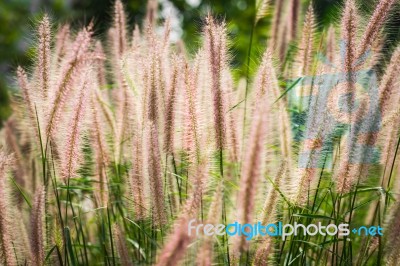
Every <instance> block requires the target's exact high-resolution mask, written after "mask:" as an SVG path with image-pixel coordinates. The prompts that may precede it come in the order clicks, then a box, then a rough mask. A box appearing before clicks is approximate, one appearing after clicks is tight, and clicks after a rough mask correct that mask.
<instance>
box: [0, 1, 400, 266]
mask: <svg viewBox="0 0 400 266" xmlns="http://www.w3.org/2000/svg"><path fill="white" fill-rule="evenodd" d="M394 3H395V1H394V0H381V1H380V2H379V3H378V4H377V6H376V8H375V10H374V12H373V13H372V15H371V18H370V19H369V22H368V23H367V24H366V27H364V26H363V25H362V23H360V18H361V16H360V15H359V14H358V7H357V5H356V3H355V2H354V1H353V0H347V1H345V3H344V5H343V12H342V14H343V16H342V17H341V18H340V19H339V20H340V21H338V23H336V24H332V25H329V27H328V28H326V29H320V28H318V27H317V25H316V24H317V23H316V18H315V15H314V10H313V5H312V3H310V4H309V7H308V8H303V6H302V4H301V1H297V0H293V1H289V2H288V3H286V2H285V1H275V3H270V1H256V7H257V8H256V10H255V13H254V25H252V27H253V30H254V28H255V27H257V24H258V22H259V21H260V20H261V19H265V18H266V17H268V16H267V15H268V14H272V18H271V23H272V24H271V30H270V33H269V36H270V38H269V40H268V42H267V43H268V44H267V45H266V47H265V51H264V53H263V55H262V58H260V63H259V65H258V66H257V69H258V70H257V71H256V73H255V76H254V77H252V76H250V71H248V75H247V77H246V80H235V79H234V78H233V76H232V72H233V69H232V67H231V64H230V62H231V59H232V55H231V54H230V52H229V51H230V43H232V42H234V41H235V40H230V39H229V38H228V34H227V33H228V31H227V28H226V24H225V22H223V21H219V20H217V19H215V18H213V16H212V15H211V14H209V15H207V16H206V17H205V19H204V28H203V33H202V36H203V44H202V46H201V48H200V49H199V50H198V52H197V53H196V54H194V55H189V54H185V53H184V51H183V49H181V48H180V47H179V46H176V45H175V44H173V43H170V41H169V34H170V31H171V29H170V24H169V21H168V20H167V21H165V23H164V24H163V25H159V23H158V22H159V20H158V19H157V2H156V1H149V3H148V7H147V16H146V20H145V21H144V23H143V26H142V27H138V26H135V27H134V29H133V31H131V29H132V28H131V27H130V25H127V14H126V13H125V11H124V6H123V4H122V3H121V1H120V0H117V1H116V2H115V6H114V13H113V16H114V20H113V23H112V25H111V28H110V29H109V31H108V34H107V38H106V40H99V39H96V38H95V37H94V29H93V24H92V23H90V24H89V25H88V26H86V27H84V28H83V29H81V30H80V31H78V32H74V31H72V30H71V29H70V27H69V26H68V25H59V26H58V30H55V31H53V28H54V26H53V24H52V21H51V19H50V18H49V16H47V15H45V16H44V17H43V18H42V20H41V21H40V23H39V24H38V30H37V39H38V40H37V43H38V44H37V52H36V58H35V60H34V61H35V64H34V65H33V66H32V67H26V66H25V67H18V69H17V73H16V80H17V83H18V86H19V89H20V93H17V94H15V95H14V105H13V109H14V114H13V116H12V117H11V118H10V119H9V121H7V122H6V123H5V127H4V129H2V131H1V135H0V136H1V137H0V147H1V150H0V193H1V197H0V264H1V265H7V266H15V265H150V264H156V265H353V264H354V265H383V264H385V265H397V264H398V260H399V258H400V252H399V250H398V245H399V243H400V238H399V237H398V233H399V228H400V222H399V205H398V203H397V200H399V189H400V183H399V182H400V180H399V178H400V177H399V173H398V165H399V164H398V160H397V154H398V149H399V144H400V137H399V122H400V121H399V118H398V117H399V113H400V109H399V108H398V105H399V103H400V94H399V93H398V90H397V86H398V85H399V78H398V76H397V75H396V73H397V72H398V70H399V69H398V65H399V64H400V61H399V60H400V56H399V55H400V52H399V51H400V48H397V49H396V50H395V51H394V52H393V53H392V54H391V60H390V62H388V64H387V67H386V70H385V71H383V72H384V74H383V75H382V76H379V75H378V76H376V80H375V79H374V77H375V76H374V75H369V76H368V77H369V79H368V78H367V79H364V80H362V79H360V75H361V74H362V73H364V72H365V70H367V71H366V72H365V73H369V74H371V73H374V71H373V70H374V69H376V67H377V65H379V66H382V65H384V64H382V62H380V61H379V58H381V57H379V56H376V54H378V55H379V53H381V52H382V51H381V50H380V49H382V45H379V43H382V41H385V40H384V36H383V34H382V27H383V26H384V23H385V20H386V19H387V17H388V16H389V14H390V12H391V10H393V6H394ZM339 22H340V23H339ZM160 29H162V30H160ZM53 36H54V37H53ZM252 38H253V36H251V37H250V46H249V57H248V61H247V63H248V64H250V62H255V61H258V60H254V58H251V55H252V54H253V53H251V46H252ZM372 53H374V54H372ZM321 54H326V57H324V56H322V55H321ZM321 58H323V60H320V59H321ZM248 67H249V68H250V66H248ZM27 69H29V71H27ZM363 71H364V72H363ZM360 73H361V74H360ZM336 77H339V79H335V78H336ZM340 77H341V79H340ZM371 77H372V78H371ZM375 81H376V85H374V82H375ZM322 86H328V88H329V90H328V91H323V90H321V88H322ZM375 96H376V97H375ZM340 103H342V104H340ZM374 103H375V105H374ZM367 114H371V117H368V119H365V117H366V115H367ZM374 148H376V150H380V154H379V155H377V154H376V153H374V154H372V155H371V150H373V149H374ZM376 157H379V158H376ZM192 219H196V223H195V224H199V223H212V224H217V223H223V224H227V223H231V222H234V221H238V222H240V223H249V224H252V223H256V222H257V221H260V222H262V223H264V224H265V223H275V222H282V223H291V224H293V223H295V222H297V223H302V224H306V225H307V224H311V223H314V224H317V223H321V224H322V225H324V226H326V225H328V224H337V225H338V224H340V223H348V224H350V229H352V228H354V227H356V228H357V227H359V226H362V225H366V226H370V225H376V226H378V225H379V226H381V227H383V228H384V235H383V236H370V235H355V234H350V235H349V236H341V235H339V234H336V235H333V236H330V235H322V234H317V235H314V236H311V235H302V234H298V235H292V236H290V237H288V238H286V239H284V240H282V239H281V238H279V237H264V238H263V237H256V238H255V239H253V240H251V241H247V240H246V239H245V238H244V237H243V236H237V237H229V236H228V235H227V234H224V235H221V236H212V237H210V236H207V235H198V236H194V235H193V234H189V232H188V224H189V222H190V220H192Z"/></svg>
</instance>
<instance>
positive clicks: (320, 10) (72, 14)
mask: <svg viewBox="0 0 400 266" xmlns="http://www.w3.org/2000/svg"><path fill="white" fill-rule="evenodd" d="M275 1H279V0H275ZM283 1H290V0H283ZM113 2H114V1H113V0H2V1H0V73H1V74H0V127H1V122H2V121H3V120H4V119H6V118H7V117H8V116H9V115H10V114H11V110H10V107H9V106H10V97H9V94H10V92H11V93H12V91H13V90H15V89H16V88H15V79H14V78H13V77H14V76H15V75H14V72H15V69H16V67H17V65H23V66H26V65H29V63H31V60H32V58H34V54H35V47H34V46H33V43H35V42H34V41H35V38H36V37H35V24H36V21H38V19H39V18H40V17H41V16H42V15H43V13H44V12H47V13H49V14H50V15H51V17H52V18H53V22H57V23H59V22H73V24H72V26H73V27H74V28H79V27H81V26H82V25H85V24H87V23H88V21H89V20H90V19H91V18H94V22H95V29H96V35H99V36H100V37H101V36H102V35H104V34H105V30H106V29H107V28H108V26H109V25H110V23H111V22H112V6H113ZM123 2H124V3H125V7H126V9H127V11H128V14H129V21H130V25H131V26H132V25H134V24H135V23H139V22H141V21H142V19H143V17H144V16H145V12H146V4H147V3H146V2H147V1H145V0H125V1H123ZM271 2H272V5H273V2H274V1H271ZM359 4H360V7H361V9H362V10H361V12H365V13H370V12H371V11H372V9H373V7H374V6H375V1H373V0H363V1H359ZM308 5H309V1H302V8H307V6H308ZM341 5H342V0H315V1H313V6H314V8H315V11H316V16H317V21H318V25H317V26H318V28H320V29H322V28H323V27H324V26H326V25H327V24H329V23H331V22H332V21H337V20H338V18H339V17H340V7H341ZM171 6H172V7H173V8H174V9H175V10H176V11H178V12H177V14H178V21H179V22H180V23H179V25H180V28H181V30H182V31H181V32H180V33H181V38H182V39H183V41H184V42H185V44H186V47H187V49H188V51H189V52H193V51H195V50H196V49H197V47H198V46H199V44H200V43H199V36H200V34H199V33H200V31H201V28H202V23H203V20H202V18H203V17H204V15H205V14H206V13H207V12H212V14H214V15H215V16H217V18H218V19H225V20H226V21H227V23H228V29H229V34H230V35H231V37H232V40H234V41H233V42H232V57H233V62H232V64H233V66H234V67H235V69H237V71H236V73H234V74H235V77H236V78H238V77H243V76H245V74H246V71H247V53H248V49H249V40H250V33H251V30H252V26H253V19H254V11H255V0H231V1H226V0H159V11H160V13H161V14H163V12H162V11H163V10H164V11H165V10H166V9H167V8H168V7H171ZM167 13H168V12H167ZM270 13H272V12H270ZM271 16H272V14H269V15H268V16H267V17H266V18H265V19H263V20H262V21H260V23H259V24H258V25H257V27H256V28H255V31H254V39H253V47H252V56H251V58H252V61H251V62H253V61H255V60H256V58H258V57H257V55H259V54H260V53H261V47H263V45H264V44H265V41H266V39H267V37H268V32H269V30H268V29H269V21H270V19H269V18H270V17H271ZM161 19H163V18H162V17H161ZM300 19H301V20H300V21H302V18H300ZM54 27H55V28H56V27H57V25H56V24H55V25H54ZM399 29H400V11H399V7H398V6H397V7H396V8H395V11H394V13H393V15H392V16H391V18H390V19H389V21H388V22H387V23H386V36H387V39H388V40H389V41H387V42H386V47H385V50H384V51H390V49H392V47H394V45H395V44H396V43H397V41H398V40H399V39H400V30H399ZM384 63H385V60H383V63H382V64H384ZM252 65H255V64H252V63H251V64H250V71H253V70H254V69H253V67H252Z"/></svg>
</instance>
